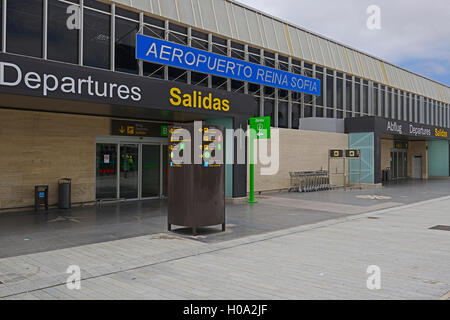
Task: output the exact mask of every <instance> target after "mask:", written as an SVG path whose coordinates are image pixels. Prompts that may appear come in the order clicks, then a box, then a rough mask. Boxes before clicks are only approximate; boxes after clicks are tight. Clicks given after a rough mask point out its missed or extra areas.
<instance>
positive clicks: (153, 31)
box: [143, 24, 164, 39]
mask: <svg viewBox="0 0 450 320" xmlns="http://www.w3.org/2000/svg"><path fill="white" fill-rule="evenodd" d="M143 30H144V35H146V36H150V37H153V38H159V39H164V29H160V28H157V27H152V26H149V25H146V24H145V25H144V29H143Z"/></svg>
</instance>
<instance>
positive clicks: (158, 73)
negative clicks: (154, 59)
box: [144, 62, 164, 79]
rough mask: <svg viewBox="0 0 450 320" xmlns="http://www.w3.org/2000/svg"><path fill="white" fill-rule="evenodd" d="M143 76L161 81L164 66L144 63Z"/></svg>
mask: <svg viewBox="0 0 450 320" xmlns="http://www.w3.org/2000/svg"><path fill="white" fill-rule="evenodd" d="M144 76H146V77H152V78H158V79H163V78H164V66H163V65H161V64H156V63H149V62H144Z"/></svg>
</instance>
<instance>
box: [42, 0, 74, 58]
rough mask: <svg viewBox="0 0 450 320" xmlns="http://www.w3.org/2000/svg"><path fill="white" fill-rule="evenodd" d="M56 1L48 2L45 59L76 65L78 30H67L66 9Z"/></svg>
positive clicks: (67, 5) (64, 5) (65, 5)
mask: <svg viewBox="0 0 450 320" xmlns="http://www.w3.org/2000/svg"><path fill="white" fill-rule="evenodd" d="M69 6H71V5H70V4H66V3H63V2H60V1H57V0H49V2H48V25H49V26H50V27H49V28H48V39H47V41H48V45H47V48H48V50H47V57H48V58H49V59H51V60H57V61H63V62H69V63H78V32H79V31H78V30H77V29H76V28H74V29H73V30H70V29H69V28H67V18H68V16H69V15H68V14H67V11H66V10H67V7H69Z"/></svg>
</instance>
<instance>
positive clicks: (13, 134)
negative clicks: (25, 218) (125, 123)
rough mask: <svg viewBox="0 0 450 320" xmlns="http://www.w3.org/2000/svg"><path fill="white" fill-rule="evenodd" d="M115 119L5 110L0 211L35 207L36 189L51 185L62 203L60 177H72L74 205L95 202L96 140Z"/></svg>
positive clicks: (0, 130)
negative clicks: (59, 191)
mask: <svg viewBox="0 0 450 320" xmlns="http://www.w3.org/2000/svg"><path fill="white" fill-rule="evenodd" d="M109 133H110V120H109V119H107V118H100V117H88V116H78V115H68V114H57V113H47V112H32V111H15V110H6V109H0V155H1V156H0V208H6V207H16V206H18V207H21V206H30V205H34V186H35V185H48V186H49V204H56V203H57V202H58V185H57V183H58V179H60V178H63V177H68V178H72V202H79V201H90V200H94V191H95V137H96V136H97V135H107V134H109Z"/></svg>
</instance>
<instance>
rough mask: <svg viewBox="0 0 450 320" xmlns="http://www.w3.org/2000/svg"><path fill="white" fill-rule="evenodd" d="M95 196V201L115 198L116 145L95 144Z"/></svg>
mask: <svg viewBox="0 0 450 320" xmlns="http://www.w3.org/2000/svg"><path fill="white" fill-rule="evenodd" d="M95 194H96V198H97V199H112V198H116V197H117V144H113V143H97V144H96V161H95Z"/></svg>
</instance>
